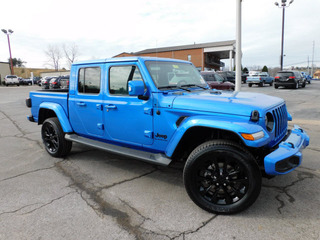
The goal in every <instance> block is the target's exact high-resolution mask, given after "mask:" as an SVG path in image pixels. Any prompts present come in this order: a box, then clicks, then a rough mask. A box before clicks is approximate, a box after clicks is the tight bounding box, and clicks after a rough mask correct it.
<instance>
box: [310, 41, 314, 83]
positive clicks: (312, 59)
mask: <svg viewBox="0 0 320 240" xmlns="http://www.w3.org/2000/svg"><path fill="white" fill-rule="evenodd" d="M313 61H314V41H313V47H312V63H311V77H312V78H313Z"/></svg>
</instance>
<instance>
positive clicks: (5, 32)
mask: <svg viewBox="0 0 320 240" xmlns="http://www.w3.org/2000/svg"><path fill="white" fill-rule="evenodd" d="M1 31H2V32H3V33H4V34H6V35H7V38H8V46H9V54H10V66H11V75H14V71H13V64H12V55H11V47H10V38H9V35H11V34H12V33H13V31H12V30H11V29H8V30H6V29H1Z"/></svg>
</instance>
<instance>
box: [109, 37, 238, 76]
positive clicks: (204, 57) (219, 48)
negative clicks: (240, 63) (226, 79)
mask: <svg viewBox="0 0 320 240" xmlns="http://www.w3.org/2000/svg"><path fill="white" fill-rule="evenodd" d="M235 44H236V41H235V40H232V41H223V42H211V43H201V44H191V45H183V46H173V47H163V48H152V49H146V50H142V51H139V52H132V53H127V52H123V53H120V54H118V55H116V56H114V57H127V56H148V57H164V58H175V59H181V60H187V61H190V62H192V63H193V64H194V65H195V66H196V68H198V69H199V70H201V71H204V70H206V69H215V70H220V68H222V67H224V66H225V64H224V62H221V60H222V59H229V70H232V69H233V62H234V61H233V59H234V57H235Z"/></svg>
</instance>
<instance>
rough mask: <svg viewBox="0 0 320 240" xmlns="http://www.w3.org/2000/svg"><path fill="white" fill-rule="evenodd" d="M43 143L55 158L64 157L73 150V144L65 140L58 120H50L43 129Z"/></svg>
mask: <svg viewBox="0 0 320 240" xmlns="http://www.w3.org/2000/svg"><path fill="white" fill-rule="evenodd" d="M41 135H42V141H43V144H44V146H45V149H46V151H47V152H48V153H49V154H50V155H51V156H53V157H63V156H65V155H67V154H68V153H69V152H70V151H71V148H72V142H70V141H67V140H65V138H64V135H65V134H64V132H63V130H62V127H61V125H60V122H59V120H58V118H56V117H54V118H48V119H46V120H45V121H44V123H43V125H42V128H41Z"/></svg>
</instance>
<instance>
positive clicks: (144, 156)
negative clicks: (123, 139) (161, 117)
mask: <svg viewBox="0 0 320 240" xmlns="http://www.w3.org/2000/svg"><path fill="white" fill-rule="evenodd" d="M65 139H66V140H68V141H72V142H77V143H81V144H85V145H88V146H91V147H94V148H98V149H101V150H105V151H108V152H112V153H116V154H120V155H124V156H128V157H133V158H137V159H139V160H142V161H145V162H149V163H153V164H157V165H162V166H168V165H169V164H170V162H171V159H170V158H167V157H166V156H165V155H164V154H162V153H150V152H144V151H140V150H136V149H131V148H127V147H120V146H117V145H113V144H108V143H104V142H100V141H96V140H92V139H89V138H84V137H81V136H78V135H77V134H66V135H65Z"/></svg>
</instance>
